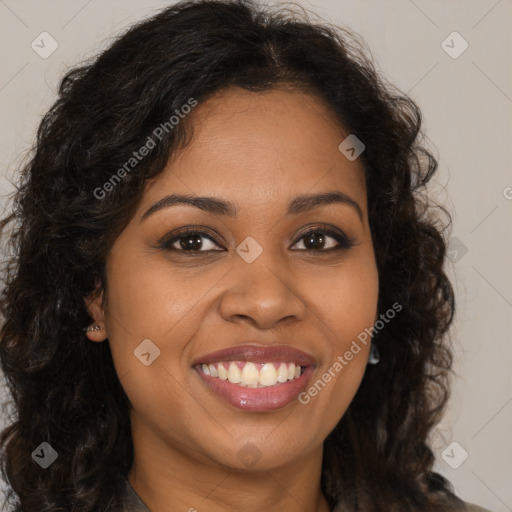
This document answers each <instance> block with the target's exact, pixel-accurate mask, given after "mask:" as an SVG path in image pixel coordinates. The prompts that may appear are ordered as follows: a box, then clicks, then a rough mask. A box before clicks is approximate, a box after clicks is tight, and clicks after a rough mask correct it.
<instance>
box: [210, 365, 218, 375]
mask: <svg viewBox="0 0 512 512" xmlns="http://www.w3.org/2000/svg"><path fill="white" fill-rule="evenodd" d="M208 368H209V369H210V375H211V376H212V377H218V376H219V372H218V371H217V368H215V365H214V364H209V365H208Z"/></svg>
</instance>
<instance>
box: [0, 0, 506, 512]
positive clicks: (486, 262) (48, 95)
mask: <svg viewBox="0 0 512 512" xmlns="http://www.w3.org/2000/svg"><path fill="white" fill-rule="evenodd" d="M171 3H172V2H171ZM270 3H277V2H270ZM168 4H169V2H163V1H156V0H153V1H150V0H139V1H134V0H122V1H120V0H116V1H112V0H110V1H100V0H80V1H79V0H71V1H70V0H67V1H64V0H60V1H57V0H53V1H50V0H46V1H44V2H42V1H36V0H32V1H26V0H0V29H1V30H0V34H1V35H0V37H1V42H2V44H1V50H0V51H1V55H2V73H1V77H0V111H1V112H2V122H1V136H0V154H1V171H0V192H1V194H2V203H1V204H2V206H3V207H4V208H5V205H6V200H5V196H6V194H8V193H9V192H10V191H12V190H13V187H12V185H11V183H10V182H12V181H13V180H14V181H16V172H17V169H18V168H19V165H20V163H21V162H22V161H23V159H24V158H26V156H27V150H28V149H29V148H30V147H31V145H32V143H33V141H34V135H35V130H36V127H37V125H38V123H39V121H40V119H41V116H42V115H43V114H44V112H45V111H46V110H47V109H48V107H50V105H51V104H52V103H53V101H54V100H55V98H56V87H57V84H58V79H59V77H61V76H62V74H63V73H64V72H65V71H66V69H67V68H68V67H72V66H74V65H75V64H77V63H78V62H79V61H80V60H81V59H84V58H87V57H90V56H92V55H94V54H95V53H96V52H97V51H98V50H100V49H102V48H105V47H106V46H108V45H109V44H110V42H111V41H112V39H113V37H114V35H115V34H117V33H119V32H120V31H121V30H122V29H124V28H125V27H126V26H127V25H129V24H130V23H131V22H134V21H137V20H139V19H141V18H144V17H146V16H149V15H151V13H152V12H154V10H155V9H158V8H161V7H164V6H165V5H168ZM300 4H301V5H303V6H304V7H306V8H309V9H311V10H313V11H315V12H316V13H317V14H318V15H320V16H322V17H323V18H325V19H327V20H328V21H330V22H332V23H335V24H337V25H342V26H343V25H345V26H347V27H348V28H350V29H353V30H355V31H357V32H359V33H360V34H361V35H362V36H363V38H364V39H365V40H366V41H367V43H368V45H369V47H370V49H371V52H372V54H373V57H374V59H375V60H376V63H377V66H378V69H380V70H381V71H382V72H383V73H384V74H385V75H386V76H387V77H388V78H389V79H390V80H391V81H392V82H393V83H395V84H396V85H397V86H398V87H400V88H401V89H402V90H403V91H404V92H407V93H408V94H409V95H410V96H411V97H412V98H413V99H414V100H416V101H417V103H418V104H419V106H420V107H421V109H422V112H423V115H424V129H425V131H426V134H427V136H428V139H429V140H430V141H431V144H432V146H431V147H433V148H434V153H435V154H436V155H437V156H438V157H439V164H440V168H439V171H438V174H437V177H436V179H435V183H434V184H433V187H432V188H431V191H432V194H434V195H435V196H436V197H437V199H438V200H439V201H441V202H442V203H444V204H445V205H446V206H447V207H448V209H449V211H450V212H451V213H452V215H453V216H454V224H453V231H452V234H451V236H452V240H451V242H450V251H449V254H450V258H451V261H449V262H448V270H449V272H450V275H451V277H452V278H453V284H454V286H455V288H456V292H457V302H458V311H457V315H456V319H455V322H454V326H453V329H452V339H453V344H454V350H455V370H456V372H457V379H456V381H455V382H454V384H453V391H452V398H451V401H450V404H449V409H448V411H447V414H446V415H445V418H444V420H443V421H442V423H441V424H440V425H439V426H438V427H437V429H436V430H435V432H434V436H433V439H432V444H433V448H434V450H435V453H436V460H437V462H436V469H437V470H438V471H439V472H441V473H442V474H444V475H445V476H447V477H448V478H449V479H450V480H451V481H452V482H453V484H454V486H455V490H456V492H457V493H458V494H459V495H460V496H461V497H462V498H463V499H466V500H468V501H471V502H476V503H479V504H480V505H482V506H485V507H487V508H489V509H491V510H493V511H495V512H501V511H511V510H512V486H511V485H510V482H511V481H512V462H511V461H512V443H511V435H510V432H511V431H512V428H511V427H512V385H511V384H512V382H511V381H512V379H511V373H512V372H511V368H512V366H511V363H512V344H511V343H510V342H511V333H512V314H511V313H512V278H511V277H512V276H511V274H512V272H511V265H510V263H511V261H512V241H511V240H512V237H511V233H512V229H511V228H512V226H511V224H512V215H511V213H512V173H511V168H512V165H511V164H512V150H511V147H512V144H511V141H512V137H511V135H512V133H511V132H512V129H511V124H512V116H511V110H512V108H511V107H512V87H511V81H512V80H511V78H512V77H511V67H512V66H511V62H512V59H511V55H512V51H511V40H512V36H511V20H512V1H510V0H508V1H507V0H497V1H496V0H491V1H475V0H471V1H469V0H468V1H465V2H460V1H457V0H451V1H443V2H440V1H432V0H429V1H425V0H423V1H420V0H414V1H413V0H392V1H389V0H388V1H385V2H384V1H375V0H372V1H369V0H365V1H361V0H359V1H345V0H339V1H338V0H331V1H329V0H323V1H320V0H316V1H315V2H306V1H302V2H300ZM44 31H46V32H48V33H49V34H51V36H52V37H53V38H54V39H55V40H56V42H57V44H58V48H57V49H56V51H55V52H54V53H52V54H51V55H50V56H48V57H47V58H42V57H41V56H40V55H38V53H36V51H34V50H33V49H32V47H31V44H32V42H33V41H35V43H34V44H38V45H39V47H40V50H39V51H40V52H41V51H43V48H42V47H43V45H44V48H45V50H44V51H48V49H50V48H51V46H50V40H49V39H48V38H47V37H48V36H40V34H41V33H42V32H44ZM454 31H456V32H458V33H459V34H460V36H462V38H463V39H460V38H459V36H457V35H455V36H450V37H448V36H449V35H450V34H452V32H454ZM43 37H44V38H46V39H44V42H43V43H41V38H43ZM447 37H448V39H446V38H447ZM445 40H446V42H445V43H444V44H442V43H443V41H445ZM463 40H465V41H467V44H468V45H469V46H468V48H467V50H466V51H464V52H463V53H462V54H461V55H459V56H457V58H453V57H452V56H450V55H449V54H448V53H447V51H445V50H448V51H449V52H451V53H452V55H456V54H457V53H459V52H460V50H461V49H463V44H464V41H463ZM449 47H451V48H449ZM454 52H455V53H454ZM454 442H455V443H457V444H452V443H454ZM34 448H35V447H27V451H28V452H31V451H32V450H33V449H34ZM443 452H444V457H443V456H442V453H443ZM465 452H467V454H468V456H467V459H466V460H465V461H464V462H463V463H462V464H461V465H460V466H459V467H458V468H454V467H452V466H455V465H456V463H457V462H460V461H461V460H462V457H463V456H464V455H465ZM507 484H508V485H507Z"/></svg>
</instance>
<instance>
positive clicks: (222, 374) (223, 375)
mask: <svg viewBox="0 0 512 512" xmlns="http://www.w3.org/2000/svg"><path fill="white" fill-rule="evenodd" d="M217 371H218V372H219V379H222V380H228V371H227V370H226V368H224V364H223V363H219V364H218V365H217Z"/></svg>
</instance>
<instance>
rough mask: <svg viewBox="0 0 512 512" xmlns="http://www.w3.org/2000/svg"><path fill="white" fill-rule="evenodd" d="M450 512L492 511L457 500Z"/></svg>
mask: <svg viewBox="0 0 512 512" xmlns="http://www.w3.org/2000/svg"><path fill="white" fill-rule="evenodd" d="M450 510H451V511H452V512H492V511H491V510H488V509H486V508H483V507H480V506H478V505H475V504H474V503H468V502H466V501H462V500H459V501H458V505H456V508H455V509H452V508H450ZM346 511H347V509H346V508H345V507H343V506H342V504H341V503H338V504H336V506H335V507H334V508H333V510H332V512H346Z"/></svg>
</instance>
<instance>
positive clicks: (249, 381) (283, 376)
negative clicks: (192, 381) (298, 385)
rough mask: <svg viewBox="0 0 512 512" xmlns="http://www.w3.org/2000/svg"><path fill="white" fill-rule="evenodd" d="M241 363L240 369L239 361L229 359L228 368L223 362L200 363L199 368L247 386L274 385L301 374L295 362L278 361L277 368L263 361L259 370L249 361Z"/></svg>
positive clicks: (263, 386)
mask: <svg viewBox="0 0 512 512" xmlns="http://www.w3.org/2000/svg"><path fill="white" fill-rule="evenodd" d="M243 363H244V365H243V367H242V369H240V366H241V365H240V361H229V366H228V370H226V368H225V366H224V363H223V362H218V363H210V364H202V365H201V368H202V370H203V372H204V373H205V374H206V375H209V376H211V377H217V378H219V379H221V380H229V382H231V383H232V384H238V385H239V386H242V387H247V388H265V387H268V386H275V385H276V384H278V383H281V384H282V383H284V382H286V381H288V380H294V379H298V378H299V377H300V376H301V367H300V366H299V365H297V366H296V365H295V363H280V365H279V367H278V368H277V370H276V367H275V364H274V363H264V364H262V365H261V369H260V371H258V367H257V366H256V364H255V363H253V362H251V361H247V362H245V361H244V362H243Z"/></svg>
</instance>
